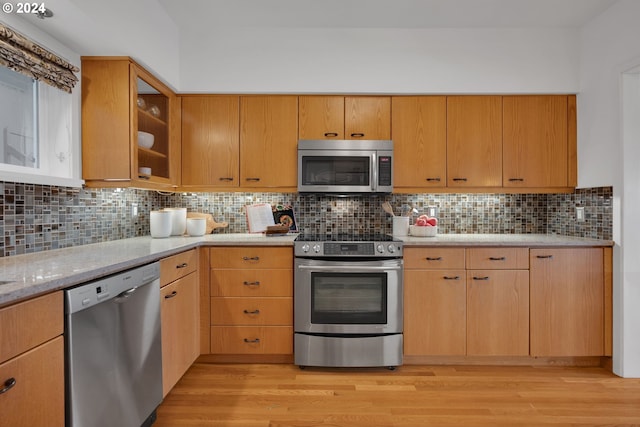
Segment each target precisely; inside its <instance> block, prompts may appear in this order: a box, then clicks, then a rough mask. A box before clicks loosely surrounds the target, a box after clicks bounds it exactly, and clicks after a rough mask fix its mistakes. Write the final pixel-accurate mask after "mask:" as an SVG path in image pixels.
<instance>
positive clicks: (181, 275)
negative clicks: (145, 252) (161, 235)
mask: <svg viewBox="0 0 640 427" xmlns="http://www.w3.org/2000/svg"><path fill="white" fill-rule="evenodd" d="M199 292H200V291H199V282H198V253H197V249H192V250H190V251H187V252H183V253H181V254H177V255H174V256H171V257H168V258H165V259H163V260H161V261H160V304H161V306H160V316H161V324H162V392H163V396H166V395H167V393H169V391H171V389H172V388H173V386H174V385H175V384H176V383H177V382H178V380H179V379H180V378H182V375H184V373H185V372H186V371H187V369H189V367H190V366H191V364H192V363H193V362H194V361H195V360H196V358H197V357H198V355H199V354H200V343H199V339H200V315H199V311H198V308H199Z"/></svg>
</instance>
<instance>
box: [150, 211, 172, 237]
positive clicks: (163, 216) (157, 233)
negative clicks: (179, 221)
mask: <svg viewBox="0 0 640 427" xmlns="http://www.w3.org/2000/svg"><path fill="white" fill-rule="evenodd" d="M172 219H173V214H172V213H171V212H168V211H151V213H150V215H149V222H150V224H149V225H150V228H151V237H153V238H154V239H161V238H164V237H169V236H170V235H171V220H172Z"/></svg>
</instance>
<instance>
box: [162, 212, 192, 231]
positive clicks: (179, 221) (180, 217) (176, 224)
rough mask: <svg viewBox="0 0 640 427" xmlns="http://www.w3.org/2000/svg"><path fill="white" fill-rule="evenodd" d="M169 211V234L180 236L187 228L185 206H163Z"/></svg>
mask: <svg viewBox="0 0 640 427" xmlns="http://www.w3.org/2000/svg"><path fill="white" fill-rule="evenodd" d="M164 210H165V211H168V212H171V235H172V236H182V235H184V233H185V231H186V230H187V208H164Z"/></svg>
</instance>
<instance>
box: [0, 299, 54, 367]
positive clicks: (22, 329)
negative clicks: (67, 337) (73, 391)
mask: <svg viewBox="0 0 640 427" xmlns="http://www.w3.org/2000/svg"><path fill="white" fill-rule="evenodd" d="M0 325H2V326H1V327H0V363H1V362H4V361H5V360H8V359H10V358H12V357H15V356H17V355H18V354H20V353H24V352H25V351H27V350H29V349H31V348H33V347H35V346H37V345H40V344H42V343H43V342H45V341H49V340H50V339H52V338H55V337H57V336H58V335H62V330H63V327H64V314H63V302H62V291H59V292H54V293H51V294H47V295H44V296H41V297H38V298H34V299H31V300H28V301H24V302H21V303H18V304H14V305H12V306H9V307H6V308H3V309H0Z"/></svg>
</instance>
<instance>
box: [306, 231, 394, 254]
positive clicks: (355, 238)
mask: <svg viewBox="0 0 640 427" xmlns="http://www.w3.org/2000/svg"><path fill="white" fill-rule="evenodd" d="M293 247H294V253H295V256H297V257H313V258H335V257H373V258H379V257H386V258H400V257H402V241H401V240H398V239H394V238H393V237H392V236H389V235H386V234H345V233H337V234H309V233H304V234H300V235H299V236H298V237H297V238H296V240H295V241H294V244H293Z"/></svg>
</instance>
